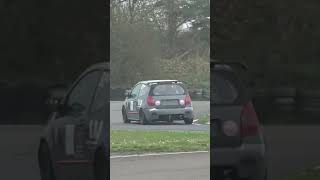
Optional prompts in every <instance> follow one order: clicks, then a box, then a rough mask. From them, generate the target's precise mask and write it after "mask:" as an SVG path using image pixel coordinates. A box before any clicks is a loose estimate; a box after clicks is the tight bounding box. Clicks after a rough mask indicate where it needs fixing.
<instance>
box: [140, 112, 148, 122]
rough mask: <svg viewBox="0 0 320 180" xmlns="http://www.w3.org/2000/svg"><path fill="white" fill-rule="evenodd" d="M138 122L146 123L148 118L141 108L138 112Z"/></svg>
mask: <svg viewBox="0 0 320 180" xmlns="http://www.w3.org/2000/svg"><path fill="white" fill-rule="evenodd" d="M139 122H140V124H142V125H145V124H148V120H147V118H146V115H145V114H144V113H143V111H142V110H141V111H140V112H139Z"/></svg>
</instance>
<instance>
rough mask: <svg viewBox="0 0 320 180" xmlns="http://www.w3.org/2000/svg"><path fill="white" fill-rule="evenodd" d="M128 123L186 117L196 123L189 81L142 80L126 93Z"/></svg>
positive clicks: (124, 104) (185, 120) (188, 121)
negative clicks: (188, 87) (186, 82)
mask: <svg viewBox="0 0 320 180" xmlns="http://www.w3.org/2000/svg"><path fill="white" fill-rule="evenodd" d="M122 116H123V121H124V123H130V121H139V122H140V123H141V124H148V123H151V122H154V121H168V122H170V123H172V122H173V121H174V120H184V122H185V124H192V122H193V117H194V116H193V107H192V102H191V98H190V96H189V93H188V90H187V88H186V86H185V84H184V83H183V82H181V81H177V80H149V81H141V82H138V83H137V84H136V85H135V86H134V87H133V88H132V89H131V90H130V91H128V92H127V93H126V99H125V101H124V103H123V105H122Z"/></svg>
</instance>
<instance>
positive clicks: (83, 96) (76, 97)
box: [67, 71, 101, 112]
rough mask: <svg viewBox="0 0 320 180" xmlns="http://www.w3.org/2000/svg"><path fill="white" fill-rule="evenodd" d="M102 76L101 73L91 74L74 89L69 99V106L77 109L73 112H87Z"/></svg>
mask: <svg viewBox="0 0 320 180" xmlns="http://www.w3.org/2000/svg"><path fill="white" fill-rule="evenodd" d="M100 75H101V72H100V71H94V72H90V73H89V74H87V75H85V77H83V78H82V79H81V80H80V81H79V82H78V84H77V85H76V86H75V87H74V88H73V90H72V92H71V93H70V95H69V97H68V102H67V105H68V106H69V107H74V108H76V109H73V110H74V111H77V112H84V111H87V110H88V108H89V106H90V103H91V101H92V98H93V95H94V92H95V88H96V87H97V84H98V81H99V79H100Z"/></svg>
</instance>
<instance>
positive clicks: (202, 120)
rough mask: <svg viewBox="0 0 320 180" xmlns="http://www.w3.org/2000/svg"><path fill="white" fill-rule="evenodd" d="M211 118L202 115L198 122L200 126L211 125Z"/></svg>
mask: <svg viewBox="0 0 320 180" xmlns="http://www.w3.org/2000/svg"><path fill="white" fill-rule="evenodd" d="M209 119H210V116H209V115H202V116H200V117H199V120H198V121H197V123H198V124H208V123H209Z"/></svg>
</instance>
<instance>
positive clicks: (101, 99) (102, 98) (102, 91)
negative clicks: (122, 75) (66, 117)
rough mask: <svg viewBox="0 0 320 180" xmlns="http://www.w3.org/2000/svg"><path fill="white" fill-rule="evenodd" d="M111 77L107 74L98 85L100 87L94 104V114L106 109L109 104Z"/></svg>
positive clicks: (103, 75)
mask: <svg viewBox="0 0 320 180" xmlns="http://www.w3.org/2000/svg"><path fill="white" fill-rule="evenodd" d="M108 79H109V77H108V74H107V73H106V72H104V73H103V74H102V77H101V79H100V81H99V83H98V87H97V90H96V94H95V98H94V101H93V104H92V108H91V110H92V112H95V111H99V110H101V109H102V108H104V107H105V105H106V104H107V102H108V101H109V99H108V93H109V92H108V87H109V81H108Z"/></svg>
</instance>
